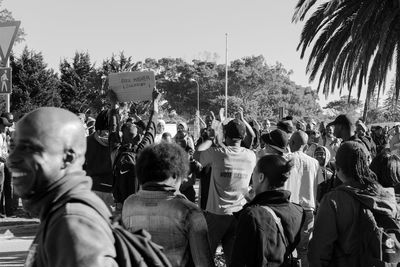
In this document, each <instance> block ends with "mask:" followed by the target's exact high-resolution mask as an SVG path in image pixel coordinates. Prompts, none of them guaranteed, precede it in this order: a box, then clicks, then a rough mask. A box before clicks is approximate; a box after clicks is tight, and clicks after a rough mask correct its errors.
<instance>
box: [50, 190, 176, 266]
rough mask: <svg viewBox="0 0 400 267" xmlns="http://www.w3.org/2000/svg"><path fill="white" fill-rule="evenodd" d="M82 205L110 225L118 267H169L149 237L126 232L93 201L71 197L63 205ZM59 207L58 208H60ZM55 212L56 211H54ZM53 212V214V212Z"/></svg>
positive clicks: (140, 233)
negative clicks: (91, 209) (94, 211)
mask: <svg viewBox="0 0 400 267" xmlns="http://www.w3.org/2000/svg"><path fill="white" fill-rule="evenodd" d="M67 202H68V203H83V204H85V205H87V206H89V207H91V208H93V209H94V210H96V211H97V213H99V214H100V215H101V216H102V217H103V218H104V219H105V220H106V221H107V222H108V223H109V225H110V228H111V230H112V233H113V237H114V239H115V243H114V246H115V252H116V257H115V258H114V260H115V261H116V262H117V264H118V266H119V267H164V266H165V267H171V266H172V265H171V263H170V262H169V260H168V258H167V257H166V256H165V254H164V253H163V252H162V249H163V248H162V247H161V246H159V245H157V244H155V243H153V242H152V241H151V235H150V233H148V232H147V231H146V230H144V229H141V230H138V231H136V232H134V233H131V232H129V231H128V230H126V229H125V228H124V227H123V226H122V225H121V224H120V223H119V222H117V221H115V220H111V219H110V218H107V217H106V215H104V214H103V213H102V212H101V210H100V209H98V207H97V204H96V202H95V201H94V200H92V199H89V198H82V197H73V196H72V197H71V198H69V199H68V200H66V201H65V202H63V203H64V204H65V203H67ZM61 206H62V205H59V206H58V207H61ZM55 210H56V209H55ZM55 210H53V212H54V211H55Z"/></svg>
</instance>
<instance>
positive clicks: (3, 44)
mask: <svg viewBox="0 0 400 267" xmlns="http://www.w3.org/2000/svg"><path fill="white" fill-rule="evenodd" d="M19 25H21V21H9V22H2V23H0V57H1V59H2V61H3V65H4V66H5V65H6V62H7V60H8V57H9V56H10V52H11V48H12V46H13V44H14V41H15V38H16V37H17V32H18V29H19Z"/></svg>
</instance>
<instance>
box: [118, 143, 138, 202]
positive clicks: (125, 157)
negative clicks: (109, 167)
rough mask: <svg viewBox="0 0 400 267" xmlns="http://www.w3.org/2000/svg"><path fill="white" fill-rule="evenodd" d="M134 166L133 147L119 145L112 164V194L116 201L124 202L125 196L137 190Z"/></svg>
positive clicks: (134, 154)
mask: <svg viewBox="0 0 400 267" xmlns="http://www.w3.org/2000/svg"><path fill="white" fill-rule="evenodd" d="M135 167H136V153H135V152H134V149H132V148H131V147H130V146H129V147H125V146H123V147H120V148H119V150H118V154H117V157H116V159H115V162H114V166H113V185H112V194H113V197H114V199H115V201H116V202H117V203H124V201H125V199H126V198H128V197H129V196H130V195H132V194H134V193H136V192H137V191H138V190H139V181H138V179H137V178H136V172H135V169H136V168H135Z"/></svg>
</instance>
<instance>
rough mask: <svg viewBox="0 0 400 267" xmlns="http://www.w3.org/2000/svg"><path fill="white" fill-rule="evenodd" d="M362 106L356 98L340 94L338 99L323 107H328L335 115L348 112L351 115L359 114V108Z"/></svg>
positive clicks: (356, 115) (357, 115)
mask: <svg viewBox="0 0 400 267" xmlns="http://www.w3.org/2000/svg"><path fill="white" fill-rule="evenodd" d="M361 108H362V103H361V102H359V101H358V100H357V99H356V98H354V97H350V100H349V96H342V97H340V99H339V100H335V101H331V102H329V103H328V104H327V105H326V107H324V109H329V110H331V111H333V113H335V115H336V116H337V115H339V114H349V115H350V116H353V117H359V116H360V110H361Z"/></svg>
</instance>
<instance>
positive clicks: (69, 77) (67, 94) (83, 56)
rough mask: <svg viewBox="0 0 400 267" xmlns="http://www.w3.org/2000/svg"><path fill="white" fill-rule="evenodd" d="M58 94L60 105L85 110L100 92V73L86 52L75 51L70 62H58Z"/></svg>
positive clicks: (74, 110)
mask: <svg viewBox="0 0 400 267" xmlns="http://www.w3.org/2000/svg"><path fill="white" fill-rule="evenodd" d="M60 73H61V76H60V95H61V99H62V107H63V108H66V109H68V110H70V111H72V112H75V113H77V112H85V110H87V109H88V108H90V107H91V106H92V103H93V102H94V101H95V99H96V97H97V96H98V95H99V94H100V88H101V83H102V81H101V74H100V73H98V72H97V71H96V69H95V68H94V65H93V64H92V63H91V62H90V56H89V54H88V53H87V52H86V53H82V52H81V53H78V52H76V53H75V56H74V58H73V59H72V61H71V62H68V61H67V60H66V59H64V60H63V62H61V64H60Z"/></svg>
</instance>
